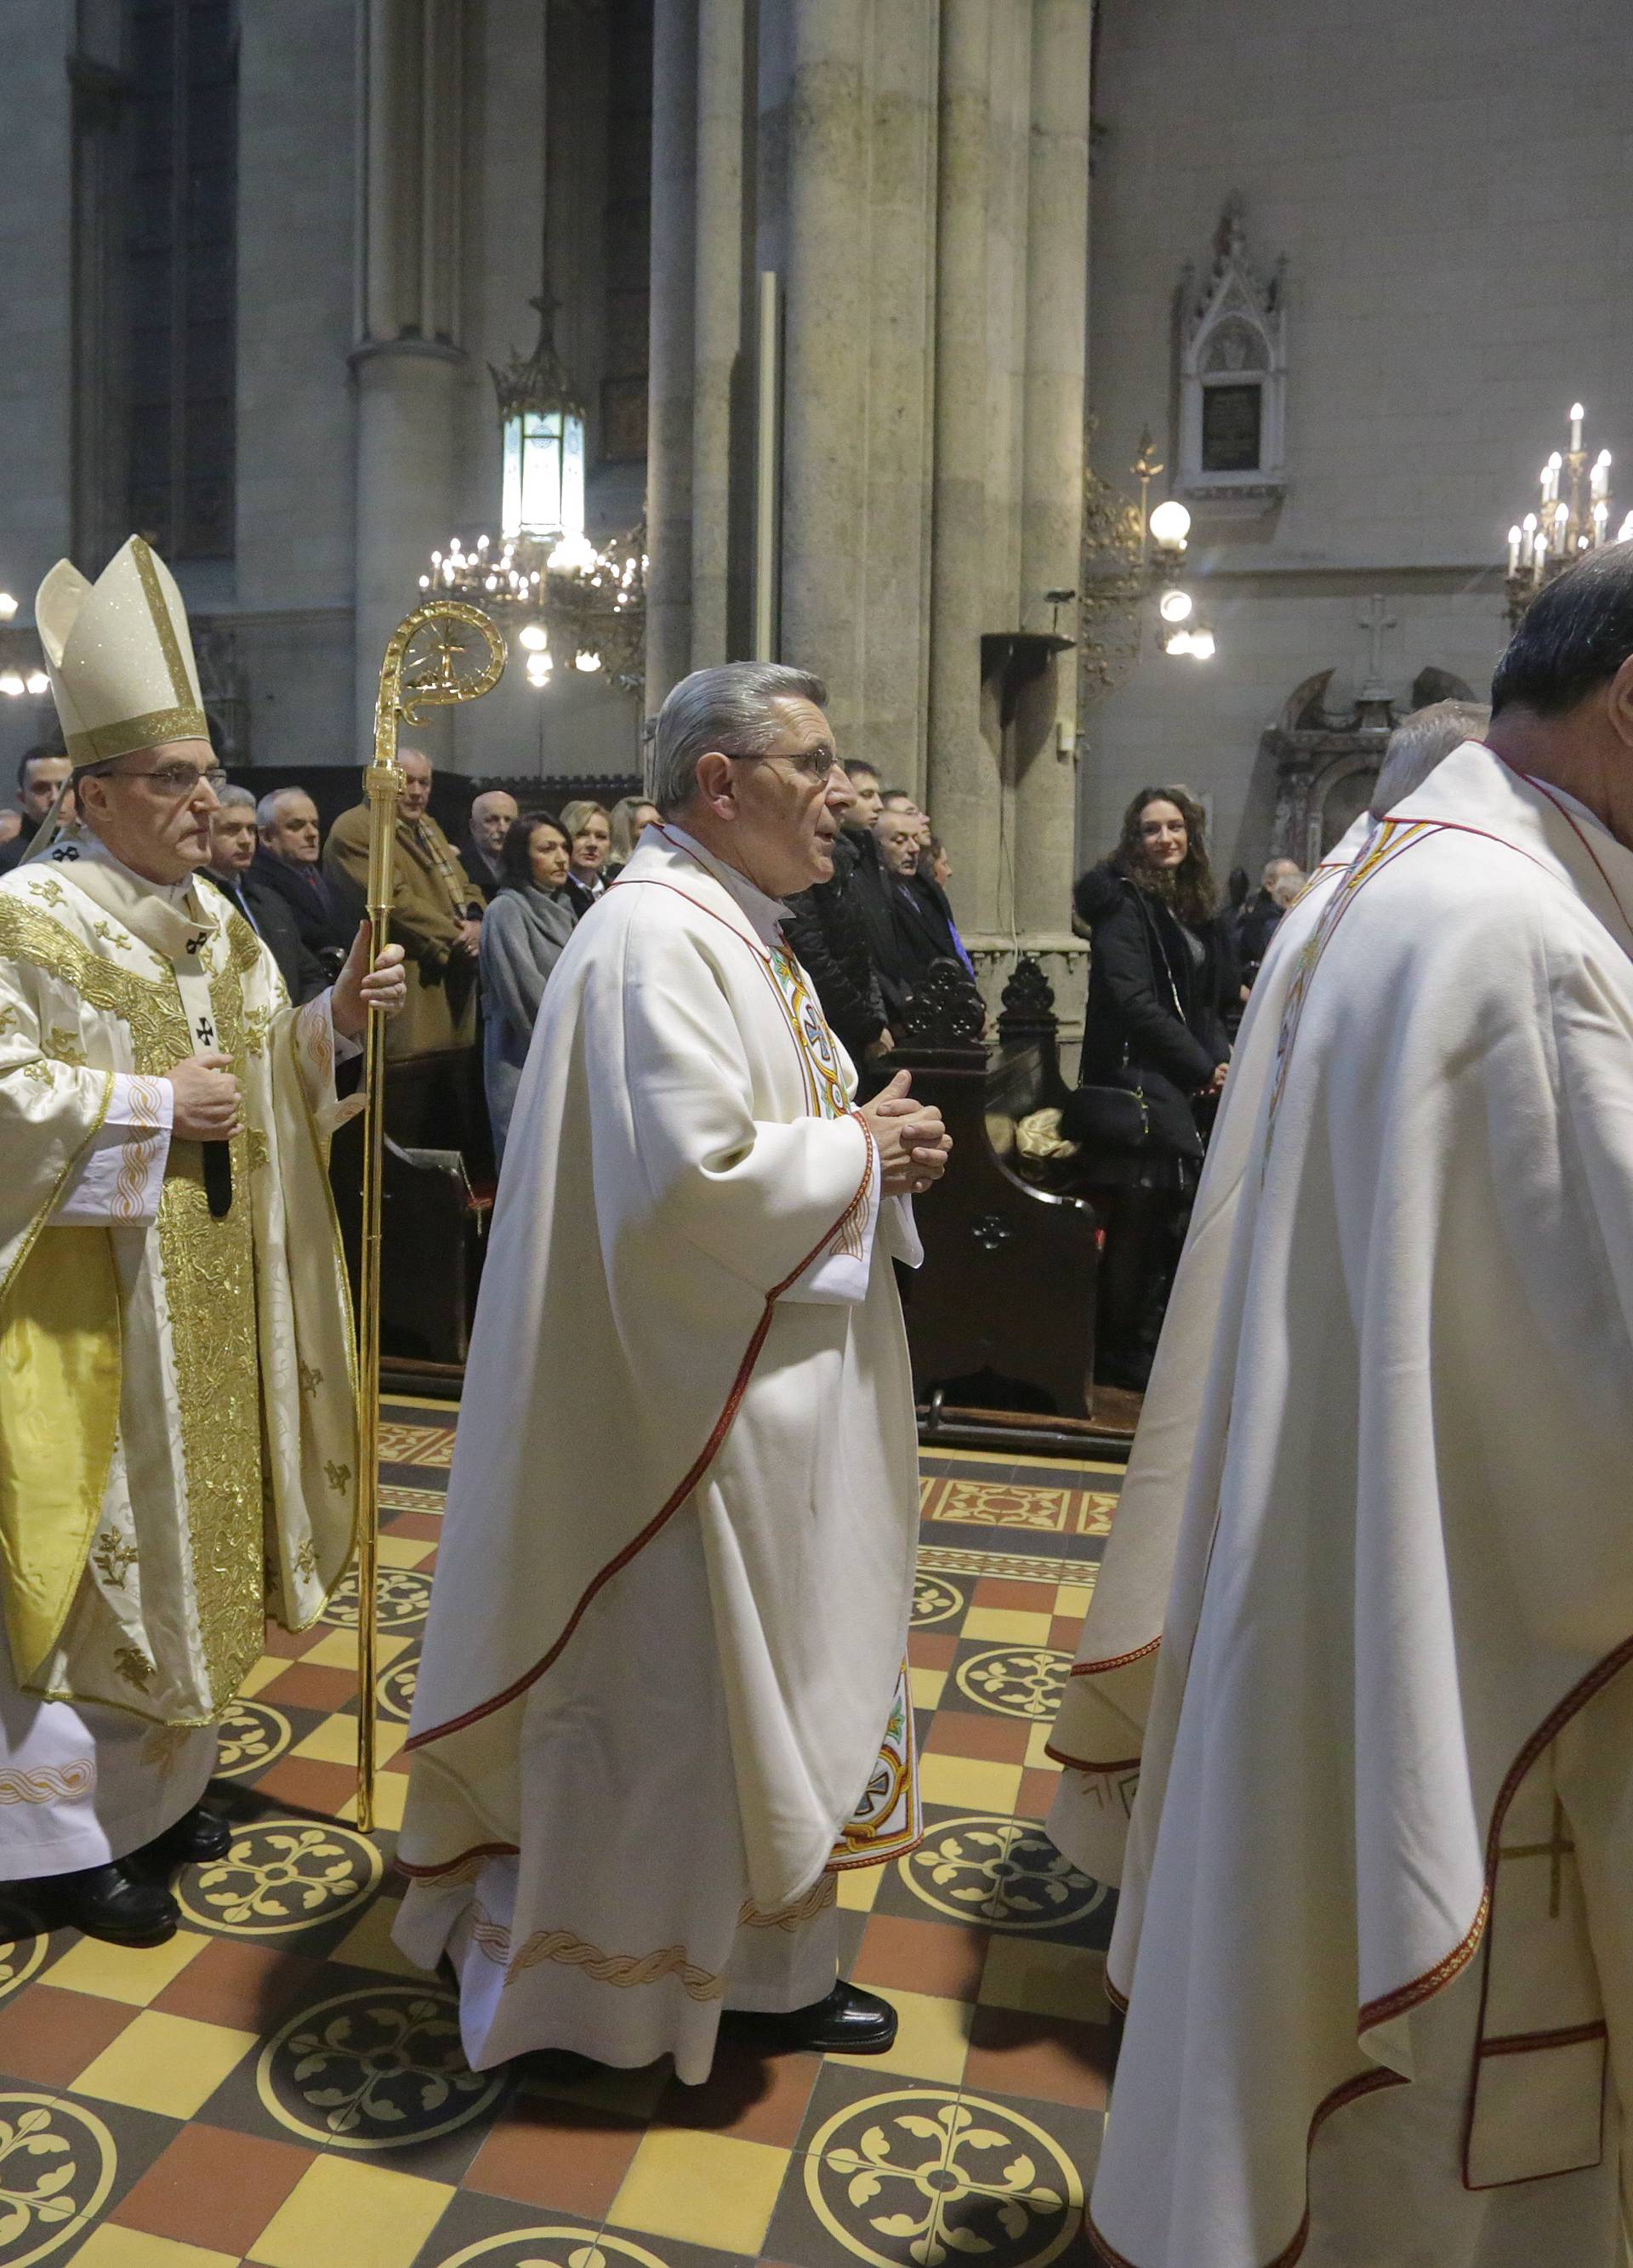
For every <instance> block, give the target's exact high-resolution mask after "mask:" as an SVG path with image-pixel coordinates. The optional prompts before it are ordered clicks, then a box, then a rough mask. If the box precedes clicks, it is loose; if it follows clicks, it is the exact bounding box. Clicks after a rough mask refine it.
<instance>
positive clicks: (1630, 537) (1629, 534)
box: [1616, 512, 1633, 543]
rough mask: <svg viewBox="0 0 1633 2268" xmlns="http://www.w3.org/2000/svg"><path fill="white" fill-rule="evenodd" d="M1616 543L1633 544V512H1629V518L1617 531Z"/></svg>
mask: <svg viewBox="0 0 1633 2268" xmlns="http://www.w3.org/2000/svg"><path fill="white" fill-rule="evenodd" d="M1616 541H1617V542H1618V543H1633V512H1629V514H1628V516H1627V518H1626V519H1624V520H1623V521H1622V525H1621V527H1619V528H1618V529H1617V530H1616Z"/></svg>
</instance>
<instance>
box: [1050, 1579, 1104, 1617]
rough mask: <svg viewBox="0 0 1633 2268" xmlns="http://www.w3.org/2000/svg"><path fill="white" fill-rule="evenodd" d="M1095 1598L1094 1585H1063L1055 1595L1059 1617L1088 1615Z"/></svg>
mask: <svg viewBox="0 0 1633 2268" xmlns="http://www.w3.org/2000/svg"><path fill="white" fill-rule="evenodd" d="M1093 1596H1094V1586H1093V1584H1092V1583H1063V1584H1061V1586H1060V1587H1059V1588H1058V1589H1057V1590H1056V1594H1055V1611H1056V1614H1057V1615H1086V1614H1087V1613H1088V1611H1089V1601H1090V1600H1091V1599H1092V1597H1093Z"/></svg>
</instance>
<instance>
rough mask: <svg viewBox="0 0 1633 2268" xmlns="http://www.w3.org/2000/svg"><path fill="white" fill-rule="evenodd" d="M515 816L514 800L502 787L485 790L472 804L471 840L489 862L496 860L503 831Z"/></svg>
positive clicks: (503, 834) (502, 840)
mask: <svg viewBox="0 0 1633 2268" xmlns="http://www.w3.org/2000/svg"><path fill="white" fill-rule="evenodd" d="M516 815H517V805H516V798H515V797H514V796H513V795H507V794H506V793H505V792H504V789H503V788H502V787H490V788H485V789H484V790H483V791H482V794H481V795H479V796H478V797H477V798H476V799H475V801H474V803H473V804H472V806H471V838H472V840H473V841H474V843H475V844H476V846H477V848H478V850H480V851H481V852H482V856H483V857H484V858H487V859H488V860H489V862H493V861H497V858H498V856H499V853H500V851H502V850H503V849H504V836H505V830H506V829H507V828H509V826H510V824H511V821H512V820H513V819H514V818H515V817H516Z"/></svg>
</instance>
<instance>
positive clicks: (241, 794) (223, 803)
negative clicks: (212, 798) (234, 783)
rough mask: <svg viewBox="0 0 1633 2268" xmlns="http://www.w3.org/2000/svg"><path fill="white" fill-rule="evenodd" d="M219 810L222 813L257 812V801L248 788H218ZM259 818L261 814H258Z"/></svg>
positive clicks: (217, 800) (217, 803)
mask: <svg viewBox="0 0 1633 2268" xmlns="http://www.w3.org/2000/svg"><path fill="white" fill-rule="evenodd" d="M216 805H217V809H218V810H221V811H255V809H256V806H255V799H254V796H253V795H252V794H251V793H250V792H249V790H248V789H247V788H246V787H218V788H217V790H216ZM256 816H257V817H258V818H259V816H260V814H259V812H256Z"/></svg>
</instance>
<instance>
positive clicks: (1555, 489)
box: [1503, 401, 1633, 627]
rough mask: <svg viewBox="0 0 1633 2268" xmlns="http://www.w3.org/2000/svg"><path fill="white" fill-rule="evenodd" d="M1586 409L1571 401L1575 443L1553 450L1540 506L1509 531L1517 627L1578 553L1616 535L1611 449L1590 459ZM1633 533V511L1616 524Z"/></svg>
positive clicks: (1511, 615) (1509, 589)
mask: <svg viewBox="0 0 1633 2268" xmlns="http://www.w3.org/2000/svg"><path fill="white" fill-rule="evenodd" d="M1586 414H1587V413H1586V412H1585V409H1583V407H1582V404H1581V403H1580V402H1579V401H1573V402H1572V403H1571V405H1570V448H1569V449H1568V450H1566V451H1564V452H1563V453H1562V452H1561V451H1560V450H1558V449H1556V450H1555V451H1554V452H1553V453H1552V455H1551V456H1550V457H1549V458H1548V462H1547V464H1545V465H1544V466H1543V468H1542V471H1541V476H1540V477H1541V490H1542V493H1541V497H1540V498H1539V500H1538V506H1537V509H1536V511H1535V512H1527V513H1526V516H1525V518H1524V519H1522V520H1519V521H1518V522H1517V523H1516V524H1515V525H1514V526H1513V527H1511V528H1510V529H1509V531H1508V572H1507V575H1506V577H1505V578H1504V585H1503V588H1504V593H1505V594H1506V596H1507V599H1508V619H1509V623H1510V626H1511V627H1513V626H1515V625H1517V624H1518V622H1519V618H1520V616H1521V615H1523V614H1524V613H1525V611H1526V608H1527V607H1528V606H1529V605H1530V604H1531V601H1532V600H1533V599H1534V598H1535V596H1536V594H1537V593H1538V592H1539V591H1541V590H1542V589H1544V588H1545V587H1546V585H1548V584H1549V583H1551V582H1552V581H1553V579H1554V578H1555V576H1556V575H1557V574H1560V573H1561V572H1563V570H1564V569H1565V568H1567V567H1568V566H1569V565H1570V563H1571V561H1572V560H1573V559H1577V558H1579V557H1580V556H1581V555H1582V554H1583V552H1585V551H1596V550H1598V549H1599V547H1600V544H1602V543H1607V542H1608V541H1610V452H1609V450H1608V449H1601V450H1600V453H1599V454H1598V456H1597V457H1595V458H1594V460H1593V463H1592V464H1591V465H1590V464H1589V462H1588V453H1587V451H1586V450H1585V448H1584V447H1583V446H1582V421H1583V418H1584V417H1585V416H1586ZM1630 536H1633V512H1629V513H1628V515H1627V517H1626V519H1623V521H1622V525H1621V527H1619V528H1618V529H1617V530H1616V541H1617V542H1618V543H1625V542H1626V541H1628V539H1629V537H1630Z"/></svg>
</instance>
